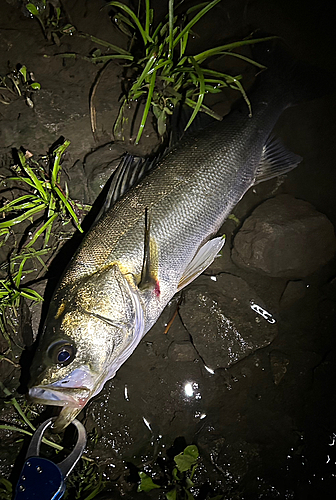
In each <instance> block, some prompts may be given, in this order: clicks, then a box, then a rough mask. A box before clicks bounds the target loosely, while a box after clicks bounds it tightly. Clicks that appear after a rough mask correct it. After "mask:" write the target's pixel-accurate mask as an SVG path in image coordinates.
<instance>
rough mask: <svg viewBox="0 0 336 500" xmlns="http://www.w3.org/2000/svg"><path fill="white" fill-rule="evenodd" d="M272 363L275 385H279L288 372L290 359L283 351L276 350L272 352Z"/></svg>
mask: <svg viewBox="0 0 336 500" xmlns="http://www.w3.org/2000/svg"><path fill="white" fill-rule="evenodd" d="M270 364H271V371H272V374H273V381H274V383H275V385H278V384H280V382H281V380H282V379H283V377H284V376H285V374H286V373H287V366H288V365H289V359H288V358H287V357H286V355H285V354H284V353H283V352H281V351H278V350H274V351H271V352H270Z"/></svg>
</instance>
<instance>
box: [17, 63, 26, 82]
mask: <svg viewBox="0 0 336 500" xmlns="http://www.w3.org/2000/svg"><path fill="white" fill-rule="evenodd" d="M19 71H20V73H21V75H22V76H23V81H24V82H25V83H26V81H27V67H26V66H21V68H20V69H19Z"/></svg>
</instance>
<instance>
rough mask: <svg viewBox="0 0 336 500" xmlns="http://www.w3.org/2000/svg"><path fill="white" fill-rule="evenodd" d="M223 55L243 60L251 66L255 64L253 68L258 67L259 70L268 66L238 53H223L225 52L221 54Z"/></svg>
mask: <svg viewBox="0 0 336 500" xmlns="http://www.w3.org/2000/svg"><path fill="white" fill-rule="evenodd" d="M221 54H222V55H225V56H232V57H237V58H238V59H242V60H243V61H246V62H248V63H250V64H253V66H257V68H260V69H266V66H264V65H263V64H260V63H258V62H257V61H254V60H253V59H251V58H250V57H246V56H243V55H242V54H237V52H227V51H223V52H221Z"/></svg>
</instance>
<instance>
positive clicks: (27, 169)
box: [18, 151, 48, 202]
mask: <svg viewBox="0 0 336 500" xmlns="http://www.w3.org/2000/svg"><path fill="white" fill-rule="evenodd" d="M18 155H19V158H20V161H21V165H22V168H23V169H24V171H25V172H26V174H27V175H28V176H29V177H30V179H31V180H32V182H33V186H34V188H35V189H37V190H38V192H39V193H40V195H41V198H42V200H43V201H45V202H48V195H47V193H46V192H45V190H44V189H43V185H42V182H41V181H40V180H39V179H38V178H37V176H36V175H35V173H34V172H33V170H32V169H31V168H30V167H29V165H28V163H27V162H26V159H25V155H24V154H23V153H22V151H18Z"/></svg>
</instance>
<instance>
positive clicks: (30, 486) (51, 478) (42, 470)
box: [14, 457, 65, 500]
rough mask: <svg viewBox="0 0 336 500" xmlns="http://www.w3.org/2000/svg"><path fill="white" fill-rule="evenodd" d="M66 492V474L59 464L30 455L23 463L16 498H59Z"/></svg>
mask: <svg viewBox="0 0 336 500" xmlns="http://www.w3.org/2000/svg"><path fill="white" fill-rule="evenodd" d="M64 492H65V483H64V476H63V474H62V472H61V471H60V469H59V468H58V467H57V465H56V464H54V463H53V462H51V461H50V460H48V459H46V458H41V457H30V458H28V460H26V461H25V463H24V465H23V468H22V471H21V476H20V479H19V481H18V483H17V486H16V494H15V497H14V500H35V499H36V500H58V499H59V498H62V496H63V495H64Z"/></svg>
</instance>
